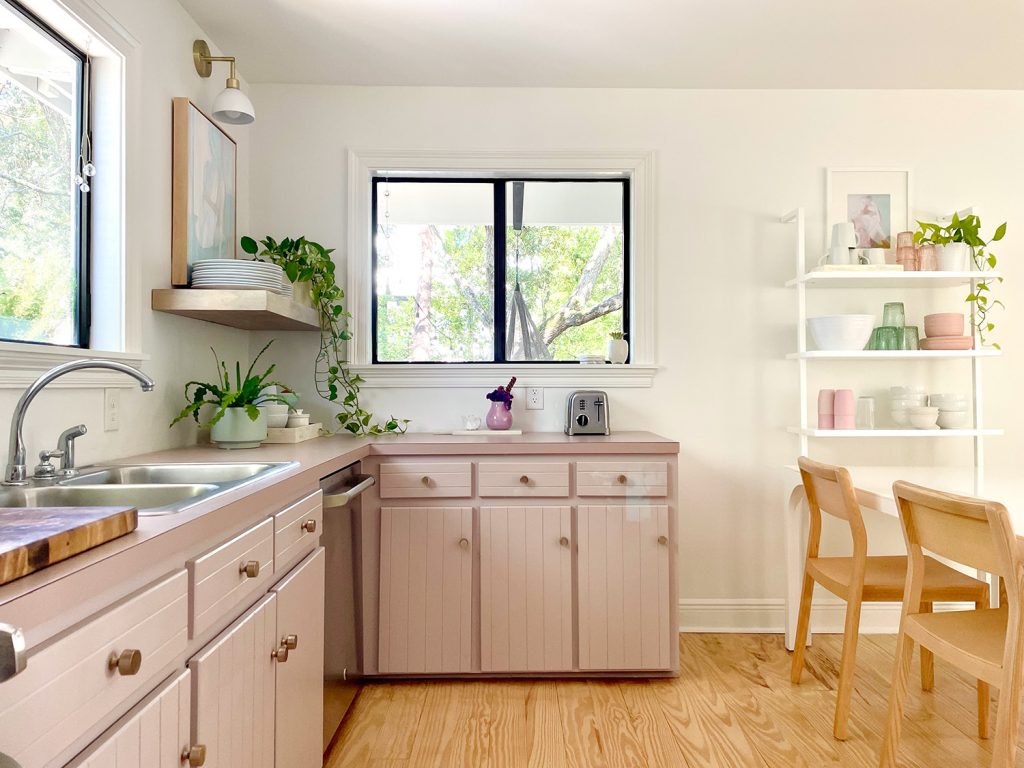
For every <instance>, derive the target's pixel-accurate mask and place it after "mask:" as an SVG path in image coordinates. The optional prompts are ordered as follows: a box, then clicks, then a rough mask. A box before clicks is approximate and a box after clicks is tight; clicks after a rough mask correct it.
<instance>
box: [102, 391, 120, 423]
mask: <svg viewBox="0 0 1024 768" xmlns="http://www.w3.org/2000/svg"><path fill="white" fill-rule="evenodd" d="M120 428H121V390H119V389H104V390H103V429H104V431H106V432H116V431H117V430H119V429H120Z"/></svg>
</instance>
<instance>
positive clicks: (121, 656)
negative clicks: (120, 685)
mask: <svg viewBox="0 0 1024 768" xmlns="http://www.w3.org/2000/svg"><path fill="white" fill-rule="evenodd" d="M107 669H110V670H112V671H113V670H116V671H117V674H119V675H124V676H125V677H131V676H132V675H137V674H139V670H140V669H142V651H140V650H138V649H136V648H126V649H125V650H123V651H121V652H120V653H118V652H117V651H111V652H110V657H109V658H108V659H107Z"/></svg>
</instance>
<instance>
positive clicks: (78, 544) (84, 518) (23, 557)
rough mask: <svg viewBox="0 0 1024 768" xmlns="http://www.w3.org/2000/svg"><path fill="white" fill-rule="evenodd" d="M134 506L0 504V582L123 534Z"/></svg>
mask: <svg viewBox="0 0 1024 768" xmlns="http://www.w3.org/2000/svg"><path fill="white" fill-rule="evenodd" d="M138 524H139V511H138V510H137V509H135V507H29V508H24V509H22V508H13V507H0V584H6V583H7V582H9V581H13V580H14V579H17V578H20V577H21V576H24V575H25V574H28V573H32V572H33V571H38V570H39V569H40V568H45V567H46V566H48V565H53V564H54V563H59V562H60V561H61V560H67V559H68V558H69V557H71V556H72V555H77V554H78V553H79V552H84V551H85V550H87V549H92V548H93V547H98V546H99V545H100V544H105V543H106V542H108V541H110V540H112V539H116V538H117V537H118V536H124V535H125V534H126V533H130V532H131V531H134V530H135V528H136V527H137V526H138Z"/></svg>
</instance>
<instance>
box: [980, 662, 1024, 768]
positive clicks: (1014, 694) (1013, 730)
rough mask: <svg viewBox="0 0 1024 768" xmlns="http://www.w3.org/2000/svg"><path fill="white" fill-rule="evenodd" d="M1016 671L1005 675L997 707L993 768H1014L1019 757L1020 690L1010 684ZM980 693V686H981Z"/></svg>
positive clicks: (993, 743) (993, 742)
mask: <svg viewBox="0 0 1024 768" xmlns="http://www.w3.org/2000/svg"><path fill="white" fill-rule="evenodd" d="M1014 674H1016V670H1012V672H1011V674H1010V675H1007V674H1006V672H1005V671H1004V673H1003V681H1004V682H1003V685H1002V686H1001V687H1000V688H999V704H998V706H997V707H996V732H995V735H994V736H993V737H992V768H1013V767H1014V765H1016V757H1017V725H1018V719H1019V717H1020V690H1019V689H1018V688H1017V687H1016V686H1014V685H1013V684H1012V683H1010V680H1011V679H1012V676H1013V675H1014ZM979 691H980V685H979Z"/></svg>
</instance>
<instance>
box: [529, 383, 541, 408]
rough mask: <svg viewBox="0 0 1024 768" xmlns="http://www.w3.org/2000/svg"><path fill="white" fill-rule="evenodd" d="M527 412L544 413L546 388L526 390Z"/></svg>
mask: <svg viewBox="0 0 1024 768" xmlns="http://www.w3.org/2000/svg"><path fill="white" fill-rule="evenodd" d="M526 410H528V411H543V410H544V388H543V387H527V388H526Z"/></svg>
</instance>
